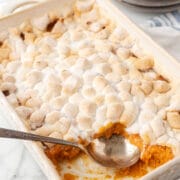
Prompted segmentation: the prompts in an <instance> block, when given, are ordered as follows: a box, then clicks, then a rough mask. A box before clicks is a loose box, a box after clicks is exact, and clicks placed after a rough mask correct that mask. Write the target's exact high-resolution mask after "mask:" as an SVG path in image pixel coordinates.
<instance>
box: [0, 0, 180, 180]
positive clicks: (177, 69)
mask: <svg viewBox="0 0 180 180" xmlns="http://www.w3.org/2000/svg"><path fill="white" fill-rule="evenodd" d="M73 1H74V0H68V1H67V0H51V1H47V2H43V3H40V4H38V5H36V6H34V7H32V8H29V9H26V10H24V11H21V12H18V13H15V14H13V15H10V16H7V17H5V18H3V19H1V20H0V32H1V31H4V30H6V29H8V28H9V27H14V26H17V25H18V24H20V23H21V22H23V21H24V20H26V19H29V18H33V17H38V16H40V15H42V14H44V13H46V12H49V11H52V10H53V11H56V10H58V11H61V12H62V13H63V12H64V10H66V9H67V8H71V6H72V4H73V3H72V2H73ZM97 3H98V5H99V6H100V7H101V8H102V10H103V12H106V13H105V15H106V16H108V17H109V18H111V19H112V20H113V21H115V22H116V23H117V24H121V26H123V27H124V28H125V29H126V30H127V31H128V32H129V33H130V34H131V35H132V36H134V37H137V39H138V40H139V42H140V44H142V45H143V47H144V49H145V50H146V51H147V52H148V53H149V54H151V55H152V56H153V57H154V58H155V69H156V70H157V71H158V72H159V73H161V74H162V75H164V76H165V77H168V79H171V81H172V82H173V84H174V85H179V84H180V64H178V62H177V61H176V60H174V59H173V58H172V57H171V56H170V55H169V54H167V52H165V51H164V50H163V49H162V48H160V47H159V46H158V45H157V44H156V43H154V42H153V41H152V40H151V38H149V37H148V36H147V35H146V34H145V33H144V32H142V31H141V30H140V29H139V28H138V27H136V26H135V25H134V24H133V23H132V22H131V21H130V20H129V19H128V18H127V17H126V16H125V15H123V14H122V13H121V12H120V11H119V10H118V9H117V8H116V7H115V6H114V5H113V4H112V3H111V1H110V0H103V1H102V0H97ZM0 109H1V110H2V111H3V112H4V113H5V114H6V115H7V116H9V118H8V119H11V121H10V123H11V124H12V125H13V127H14V128H15V129H18V130H22V131H27V129H26V127H25V125H24V124H23V123H22V121H21V120H20V118H19V117H18V116H17V114H16V112H15V111H14V110H13V108H12V107H11V106H10V105H9V103H8V102H7V100H6V98H5V96H4V95H3V94H2V93H1V92H0ZM24 143H25V145H26V146H27V148H28V150H29V151H30V152H31V154H32V156H33V157H34V158H35V160H36V161H37V163H38V164H39V166H40V167H41V168H42V170H43V172H44V173H45V174H46V176H47V178H48V179H49V180H59V179H61V177H60V176H59V174H58V172H57V171H56V168H55V166H54V165H53V163H52V162H51V161H50V160H49V159H48V158H47V156H46V155H45V154H44V152H43V150H42V149H41V148H40V146H39V145H38V143H35V142H24ZM179 178H180V157H177V158H174V159H173V160H171V161H169V162H168V163H166V164H164V165H163V166H161V167H159V168H157V169H156V170H154V171H152V172H150V173H149V174H147V175H146V176H144V177H142V179H143V180H161V179H163V180H175V179H179Z"/></svg>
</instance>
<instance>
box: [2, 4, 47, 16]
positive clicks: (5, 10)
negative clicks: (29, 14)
mask: <svg viewBox="0 0 180 180" xmlns="http://www.w3.org/2000/svg"><path fill="white" fill-rule="evenodd" d="M42 1H45V0H15V1H11V2H9V1H8V2H6V1H5V2H3V3H2V5H1V7H0V16H6V15H9V14H11V13H14V12H18V11H20V10H22V9H26V8H28V7H30V6H32V5H35V4H37V3H40V2H42Z"/></svg>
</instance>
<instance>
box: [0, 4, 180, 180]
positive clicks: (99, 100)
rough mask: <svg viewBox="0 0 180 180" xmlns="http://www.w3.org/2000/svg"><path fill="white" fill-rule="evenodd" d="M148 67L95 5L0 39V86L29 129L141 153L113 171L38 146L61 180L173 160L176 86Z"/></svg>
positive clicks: (179, 119) (115, 173) (113, 175)
mask: <svg viewBox="0 0 180 180" xmlns="http://www.w3.org/2000/svg"><path fill="white" fill-rule="evenodd" d="M155 64H156V60H155V59H154V58H153V57H152V56H151V55H149V54H148V53H147V52H145V50H144V49H143V48H142V47H141V46H140V45H139V43H138V40H137V39H136V37H132V36H131V35H130V34H129V33H128V32H127V31H126V30H125V29H123V28H122V27H121V26H120V25H116V23H115V22H114V21H113V20H112V19H109V18H107V17H106V16H105V15H104V13H103V12H102V11H101V9H100V8H99V7H98V5H97V3H96V2H95V1H94V0H88V1H82V0H78V1H76V2H75V4H74V7H73V8H67V9H66V13H63V14H62V13H61V12H49V13H48V14H45V15H44V16H42V17H39V18H35V19H32V20H27V21H26V22H23V23H22V24H21V25H20V26H19V27H16V28H11V29H9V30H8V31H7V32H3V33H1V34H0V89H1V91H2V92H3V93H4V95H5V96H6V97H7V100H8V101H9V103H10V104H11V105H12V106H13V107H14V109H15V110H16V112H17V113H18V115H19V117H20V118H21V119H22V121H23V122H24V123H25V125H26V126H27V128H28V129H29V131H31V132H33V133H36V134H40V135H44V136H50V137H55V138H61V139H65V140H69V141H76V142H80V143H88V142H90V141H91V139H93V138H98V137H100V136H105V137H107V138H109V137H111V135H112V134H121V135H123V136H124V137H126V138H127V139H129V140H130V142H131V143H133V144H135V145H136V146H138V147H139V148H140V150H141V158H140V160H139V161H138V163H136V164H135V165H133V166H132V167H129V168H125V169H121V170H114V169H110V168H105V167H101V166H99V165H97V164H95V163H94V162H92V161H91V160H90V159H88V158H87V156H86V155H84V154H82V153H81V152H80V151H79V150H77V149H75V148H70V147H64V146H60V145H55V146H54V145H52V144H44V145H42V148H44V150H45V153H46V154H47V156H48V157H49V158H50V159H51V160H52V161H53V162H54V164H55V165H56V166H57V167H59V172H60V174H61V175H62V177H64V179H70V178H78V177H84V178H89V179H91V178H92V179H93V178H95V177H96V178H99V179H102V178H105V179H120V178H125V177H134V178H135V177H141V176H143V175H144V174H146V173H148V172H149V171H151V170H152V169H154V168H156V167H158V166H160V165H162V164H164V163H165V162H167V161H168V160H170V159H172V158H173V157H175V156H179V155H180V82H178V81H179V80H177V81H176V82H174V81H172V80H170V79H169V78H168V77H165V76H164V75H163V74H161V73H159V72H158V70H157V69H155V68H154V66H155ZM159 68H160V67H159Z"/></svg>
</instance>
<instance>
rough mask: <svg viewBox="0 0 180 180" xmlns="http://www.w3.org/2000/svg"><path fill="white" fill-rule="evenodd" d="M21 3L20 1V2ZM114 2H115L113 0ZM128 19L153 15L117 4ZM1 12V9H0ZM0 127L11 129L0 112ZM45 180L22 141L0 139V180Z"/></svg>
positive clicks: (143, 19)
mask: <svg viewBox="0 0 180 180" xmlns="http://www.w3.org/2000/svg"><path fill="white" fill-rule="evenodd" d="M13 1H17V0H0V8H1V7H2V6H1V5H2V4H3V3H5V2H6V3H7V2H8V3H7V4H9V5H10V4H11V3H12V2H13ZM21 1H22V0H21ZM113 1H115V0H113ZM117 5H118V7H119V9H120V10H122V11H123V12H124V13H125V14H126V15H127V16H128V17H129V18H130V19H132V20H133V21H134V22H135V23H136V24H138V25H140V24H143V23H145V22H146V21H147V19H149V18H151V17H153V16H154V15H155V14H152V13H142V12H138V11H132V10H129V9H128V8H125V7H124V6H122V5H120V4H118V3H117ZM0 10H1V9H0ZM159 43H160V44H162V45H163V46H165V47H166V45H167V44H166V43H165V42H164V41H159ZM0 127H4V128H11V126H10V125H9V124H8V122H7V117H6V116H5V114H3V112H1V111H0ZM39 179H41V180H46V177H45V175H44V174H43V173H42V171H41V170H40V168H39V167H38V165H37V164H36V162H35V161H34V159H33V158H32V157H31V155H30V153H29V152H28V151H27V150H26V148H25V147H24V145H23V143H22V141H17V140H8V139H0V180H39Z"/></svg>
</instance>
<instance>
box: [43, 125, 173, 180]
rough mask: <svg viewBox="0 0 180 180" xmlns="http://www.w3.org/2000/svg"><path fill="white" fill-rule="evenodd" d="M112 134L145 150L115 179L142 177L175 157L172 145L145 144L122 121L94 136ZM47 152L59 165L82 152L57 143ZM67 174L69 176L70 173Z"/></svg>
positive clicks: (104, 128) (117, 173) (109, 135)
mask: <svg viewBox="0 0 180 180" xmlns="http://www.w3.org/2000/svg"><path fill="white" fill-rule="evenodd" d="M112 134H121V135H122V136H124V137H126V138H127V139H129V141H130V142H131V143H132V144H134V145H136V146H137V147H139V149H140V150H141V152H142V151H143V154H142V157H141V159H140V160H139V161H138V162H137V163H136V164H134V165H133V166H131V167H128V168H124V169H120V170H117V171H116V175H115V179H117V178H120V177H125V176H131V177H141V176H143V175H145V174H147V173H148V168H150V169H153V168H156V167H158V166H160V165H162V164H164V163H166V162H167V161H169V160H171V159H172V158H173V157H174V156H173V152H172V150H171V148H170V147H167V146H161V145H151V146H150V145H146V146H145V145H143V140H142V139H141V137H140V136H139V135H138V134H128V133H127V132H125V127H124V126H123V125H122V124H120V123H116V124H111V123H110V124H109V125H108V126H106V127H103V128H101V129H100V130H99V133H98V134H95V135H94V138H99V137H102V136H103V137H106V138H109V137H111V135H112ZM45 152H46V154H47V156H48V157H49V158H50V159H51V160H52V161H53V163H54V164H55V165H58V162H59V161H62V160H72V159H73V158H77V157H78V156H79V155H80V153H81V151H80V150H79V149H77V148H74V147H70V146H62V145H55V146H53V147H52V148H50V149H47V150H46V151H45ZM66 176H67V177H68V178H69V174H68V175H66ZM67 177H64V179H67ZM73 178H74V176H73V177H71V179H73Z"/></svg>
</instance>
